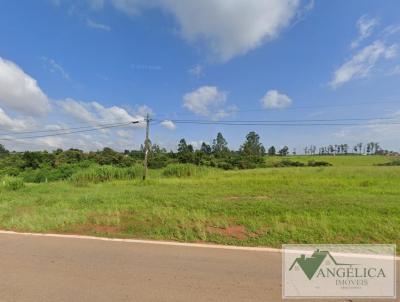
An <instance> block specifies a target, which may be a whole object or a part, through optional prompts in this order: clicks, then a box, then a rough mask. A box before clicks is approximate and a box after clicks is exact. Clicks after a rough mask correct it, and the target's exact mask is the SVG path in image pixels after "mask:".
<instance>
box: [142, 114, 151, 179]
mask: <svg viewBox="0 0 400 302" xmlns="http://www.w3.org/2000/svg"><path fill="white" fill-rule="evenodd" d="M149 130H150V117H149V114H148V113H147V115H146V138H145V140H144V163H143V180H146V178H147V161H148V157H149V152H150V150H149V149H150V140H149Z"/></svg>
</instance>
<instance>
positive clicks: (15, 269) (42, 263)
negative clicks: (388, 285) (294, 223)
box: [0, 234, 315, 302]
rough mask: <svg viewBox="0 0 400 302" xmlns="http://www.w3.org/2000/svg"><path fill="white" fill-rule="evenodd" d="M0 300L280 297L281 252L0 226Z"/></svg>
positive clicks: (188, 300)
mask: <svg viewBox="0 0 400 302" xmlns="http://www.w3.org/2000/svg"><path fill="white" fill-rule="evenodd" d="M0 301H1V302H9V301H18V302H20V301H21V302H23V301H29V302H35V301H40V302H47V301H49V302H56V301H68V302H71V301H73V302H78V301H88V302H92V301H93V302H101V301H107V302H110V301H112V302H119V301H140V302H145V301H174V302H175V301H185V302H192V301H219V302H220V301H229V302H235V301H241V302H242V301H264V302H266V301H281V255H280V254H279V253H274V252H256V251H240V250H224V249H209V248H196V247H182V246H165V245H154V244H144V243H128V242H112V241H98V240H89V239H76V238H55V237H39V236H27V235H13V234H0ZM303 301H304V300H303ZM314 301H315V300H314Z"/></svg>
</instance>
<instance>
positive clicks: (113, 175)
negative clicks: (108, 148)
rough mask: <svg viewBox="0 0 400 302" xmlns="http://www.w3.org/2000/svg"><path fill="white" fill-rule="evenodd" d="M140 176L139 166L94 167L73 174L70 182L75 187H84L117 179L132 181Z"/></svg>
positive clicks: (141, 171) (141, 172)
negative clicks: (88, 184)
mask: <svg viewBox="0 0 400 302" xmlns="http://www.w3.org/2000/svg"><path fill="white" fill-rule="evenodd" d="M142 174H143V168H142V167H141V166H132V167H129V168H119V167H114V166H94V167H90V168H87V169H85V170H81V171H79V172H77V173H75V174H73V175H72V176H71V178H70V180H71V181H72V182H73V183H74V184H76V185H85V184H87V183H98V182H106V181H112V180H118V179H133V178H136V177H141V176H142Z"/></svg>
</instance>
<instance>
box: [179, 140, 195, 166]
mask: <svg viewBox="0 0 400 302" xmlns="http://www.w3.org/2000/svg"><path fill="white" fill-rule="evenodd" d="M178 160H179V162H181V163H192V162H193V146H192V145H190V144H187V143H186V140H185V139H184V138H182V139H181V140H180V141H179V144H178Z"/></svg>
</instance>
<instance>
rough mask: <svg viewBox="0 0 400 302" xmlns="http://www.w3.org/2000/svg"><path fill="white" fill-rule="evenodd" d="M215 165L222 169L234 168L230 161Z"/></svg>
mask: <svg viewBox="0 0 400 302" xmlns="http://www.w3.org/2000/svg"><path fill="white" fill-rule="evenodd" d="M217 167H218V168H220V169H224V170H233V169H234V168H235V167H234V166H233V165H232V164H231V163H227V162H225V161H222V162H219V163H218V164H217Z"/></svg>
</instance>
